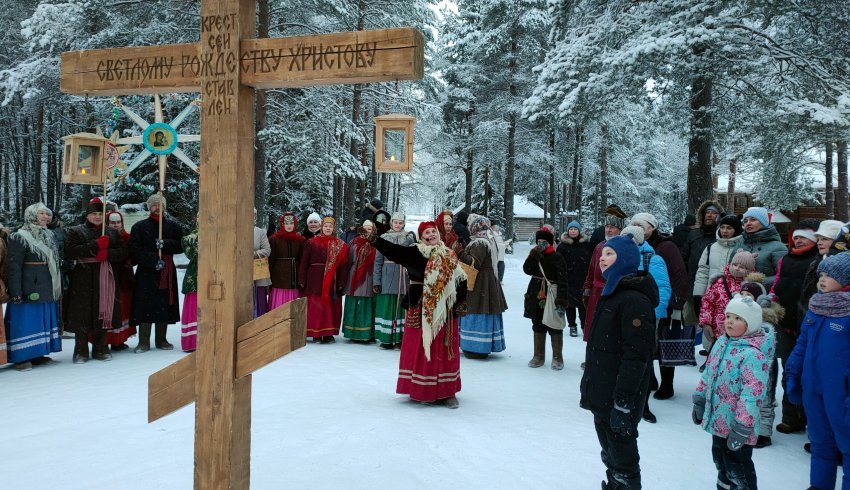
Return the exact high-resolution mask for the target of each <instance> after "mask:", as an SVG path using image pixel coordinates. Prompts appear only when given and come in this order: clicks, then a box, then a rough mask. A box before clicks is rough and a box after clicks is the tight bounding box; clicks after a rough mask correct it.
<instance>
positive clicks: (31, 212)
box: [12, 202, 62, 301]
mask: <svg viewBox="0 0 850 490" xmlns="http://www.w3.org/2000/svg"><path fill="white" fill-rule="evenodd" d="M42 209H47V207H46V206H45V205H44V204H42V203H40V202H39V203H35V204H33V205H31V206H29V207H28V208H27V209H26V210H24V225H23V226H21V228H20V229H19V230H18V231H17V232H15V234H14V235H12V236H15V235H17V236H18V238H19V241H20V242H21V244H22V245H23V246H24V248H25V249H27V251H29V252H31V253H33V254H35V255H37V256H38V257H39V258H40V259H41V260H43V261H44V262H47V268H48V270H49V271H50V279H51V282H52V284H51V286H52V291H53V298H51V301H56V300H58V299H59V298H60V297H61V296H62V278H61V276H60V275H59V252H58V250H57V249H56V240H55V239H54V238H53V232H52V231H50V230H48V229H47V228H46V227H44V226H39V225H38V212H39V211H40V210H42ZM48 211H49V209H48Z"/></svg>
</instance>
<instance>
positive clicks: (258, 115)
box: [254, 0, 269, 226]
mask: <svg viewBox="0 0 850 490" xmlns="http://www.w3.org/2000/svg"><path fill="white" fill-rule="evenodd" d="M257 37H258V38H267V37H269V0H257ZM255 92H256V95H255V98H254V105H255V108H254V131H256V133H259V132H260V131H262V130H264V129H265V128H266V126H267V125H268V117H267V112H266V100H267V97H266V91H265V90H263V89H257V90H256V91H255ZM266 202H267V198H266V144H265V143H264V142H263V140H262V139H261V138H256V139H255V141H254V209H256V210H257V218H256V219H257V220H258V222H257V223H254V225H256V226H264V221H265V217H266Z"/></svg>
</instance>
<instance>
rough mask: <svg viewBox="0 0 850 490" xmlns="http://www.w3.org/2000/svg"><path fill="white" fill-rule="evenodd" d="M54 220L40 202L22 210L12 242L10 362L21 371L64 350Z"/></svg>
mask: <svg viewBox="0 0 850 490" xmlns="http://www.w3.org/2000/svg"><path fill="white" fill-rule="evenodd" d="M51 218H52V215H51V213H50V210H49V209H47V207H46V206H45V205H44V204H42V203H36V204H33V205H31V206H29V207H28V208H26V210H25V211H24V225H23V226H21V228H20V229H19V230H18V231H16V232H15V233H12V236H11V237H9V243H8V265H7V274H8V281H9V282H8V288H9V293H8V294H9V306H8V308H7V310H6V319H5V329H6V340H7V350H8V358H9V362H11V363H14V364H15V369H17V370H19V371H29V370H30V369H32V366H33V364H36V365H38V364H49V363H50V362H52V360H51V359H50V358H49V357H46V356H47V355H48V354H50V353H51V352H60V351H61V350H62V341H61V339H60V338H59V299H60V297H61V295H62V279H61V277H60V275H59V266H60V264H61V260H60V257H59V252H58V250H57V248H56V242H55V240H54V238H53V232H51V231H50V230H48V229H47V225H48V224H49V223H50V220H51Z"/></svg>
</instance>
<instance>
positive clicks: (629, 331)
mask: <svg viewBox="0 0 850 490" xmlns="http://www.w3.org/2000/svg"><path fill="white" fill-rule="evenodd" d="M656 306H658V286H657V285H656V284H655V281H654V280H653V279H652V276H650V275H631V276H626V277H624V278H623V279H622V280H620V283H619V284H618V285H617V288H616V289H615V290H614V292H613V293H611V294H609V295H607V296H602V297H601V298H600V299H599V303H598V304H597V306H596V312H595V314H594V316H593V325H592V326H591V327H590V338H589V339H588V342H587V353H586V356H585V363H586V365H585V369H584V375H583V376H582V378H581V402H580V405H581V407H582V408H584V409H587V410H590V411H593V412H608V411H610V410H611V408H612V407H613V406H614V403H615V402H616V403H617V405H619V406H621V407H623V408H628V409H642V408H643V405H642V404H643V399H644V396H645V395H646V390H647V388H648V385H649V376H650V372H651V369H652V355H653V352H654V351H655V307H656Z"/></svg>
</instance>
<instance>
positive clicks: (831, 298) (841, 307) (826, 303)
mask: <svg viewBox="0 0 850 490" xmlns="http://www.w3.org/2000/svg"><path fill="white" fill-rule="evenodd" d="M809 309H810V310H812V313H814V314H816V315H822V316H826V317H830V318H840V317H843V316H848V315H850V292H848V291H846V290H841V291H834V292H831V293H817V294H815V295H814V296H812V299H810V300H809Z"/></svg>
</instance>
